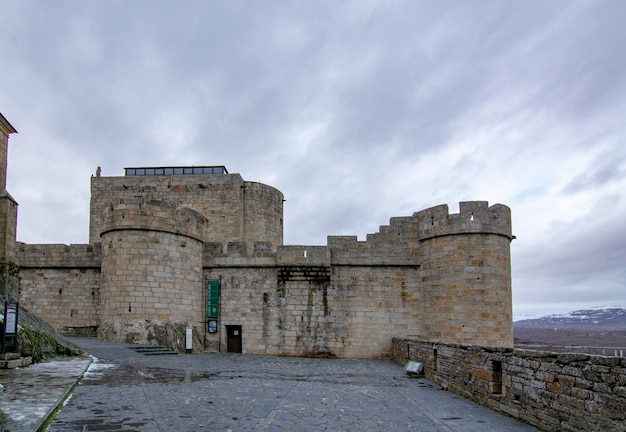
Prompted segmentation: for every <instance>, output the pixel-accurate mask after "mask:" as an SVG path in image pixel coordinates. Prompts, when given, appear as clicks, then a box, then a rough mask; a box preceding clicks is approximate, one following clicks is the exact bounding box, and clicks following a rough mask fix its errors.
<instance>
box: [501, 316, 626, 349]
mask: <svg viewBox="0 0 626 432" xmlns="http://www.w3.org/2000/svg"><path fill="white" fill-rule="evenodd" d="M513 332H514V336H515V346H516V347H517V348H531V349H540V350H548V351H559V352H562V351H572V352H586V353H589V354H601V355H616V356H623V355H624V353H625V352H626V308H622V307H611V308H594V309H583V310H578V311H574V312H570V313H567V314H558V315H549V316H544V317H540V318H533V319H524V320H520V321H516V322H514V323H513Z"/></svg>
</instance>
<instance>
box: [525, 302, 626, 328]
mask: <svg viewBox="0 0 626 432" xmlns="http://www.w3.org/2000/svg"><path fill="white" fill-rule="evenodd" d="M515 327H516V328H578V329H585V328H589V329H596V330H598V329H603V330H626V308H624V307H618V306H616V307H598V308H592V309H581V310H577V311H574V312H568V313H564V314H554V315H547V316H543V317H539V318H531V319H522V320H519V321H515Z"/></svg>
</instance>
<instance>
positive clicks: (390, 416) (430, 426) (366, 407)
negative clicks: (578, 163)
mask: <svg viewBox="0 0 626 432" xmlns="http://www.w3.org/2000/svg"><path fill="white" fill-rule="evenodd" d="M71 340H72V342H74V343H76V344H78V345H79V346H81V347H82V348H84V349H86V350H87V351H89V352H90V353H91V354H92V355H93V356H94V357H95V358H96V359H95V360H94V362H93V363H92V364H91V366H90V367H89V369H88V370H87V372H86V373H85V375H84V377H83V379H82V381H81V382H80V383H79V385H78V386H77V387H76V388H75V390H74V391H73V393H72V395H71V396H70V398H69V399H68V400H67V402H66V403H65V405H64V407H63V408H62V409H61V411H60V412H59V413H58V415H57V416H56V418H55V419H54V421H53V422H52V423H51V425H50V426H49V427H48V429H47V430H48V431H49V432H61V431H63V432H67V431H85V432H86V431H97V430H98V431H104V430H107V431H108V430H116V431H126V432H129V431H158V432H164V431H376V430H384V431H420V432H440V431H445V432H454V431H459V432H470V431H471V432H477V431H498V432H527V431H534V430H535V429H533V428H531V427H530V426H527V425H524V424H521V423H518V422H516V421H514V420H511V419H510V418H507V417H505V416H502V415H500V414H497V413H495V412H494V411H491V410H489V409H486V408H484V407H482V406H479V405H476V404H474V403H473V402H470V401H468V400H466V399H464V398H461V397H460V396H457V395H455V394H454V393H451V392H447V391H443V390H441V389H440V388H439V387H437V386H436V385H434V384H433V383H431V382H430V381H427V380H425V379H415V378H409V377H408V376H407V375H406V373H405V372H404V370H403V368H402V367H401V366H400V365H398V364H396V363H394V362H391V361H384V360H352V359H314V358H294V357H274V356H256V355H245V354H194V355H182V354H181V355H169V356H146V355H143V354H140V353H137V352H135V351H133V350H131V349H129V346H127V345H120V344H112V343H107V342H102V341H98V340H96V339H93V338H72V339H71ZM43 392H44V393H45V386H44V387H43Z"/></svg>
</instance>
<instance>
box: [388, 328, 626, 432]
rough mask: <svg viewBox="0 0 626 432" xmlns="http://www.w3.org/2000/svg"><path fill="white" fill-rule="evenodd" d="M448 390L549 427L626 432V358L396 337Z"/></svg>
mask: <svg viewBox="0 0 626 432" xmlns="http://www.w3.org/2000/svg"><path fill="white" fill-rule="evenodd" d="M392 345H393V358H394V359H395V360H396V361H397V362H398V363H401V364H405V363H406V362H407V361H409V360H413V361H418V362H421V363H423V364H424V372H425V376H426V378H428V379H430V380H432V381H434V382H436V383H437V384H439V385H441V387H442V388H444V389H447V390H450V391H453V392H455V393H458V394H460V395H462V396H465V397H467V398H469V399H473V400H475V401H477V402H479V403H481V404H484V405H487V406H488V407H490V408H492V409H495V410H498V411H501V412H504V413H506V414H508V415H510V416H512V417H515V418H518V419H520V420H523V421H525V422H527V423H529V424H531V425H533V426H535V427H537V428H539V429H541V430H544V431H555V432H556V431H600V430H602V431H626V359H624V358H619V357H603V356H591V355H586V354H563V353H561V354H559V353H551V352H542V351H530V350H516V349H504V348H503V349H497V348H485V347H479V346H462V345H450V344H437V343H432V342H422V341H417V340H411V339H394V340H393V344H392Z"/></svg>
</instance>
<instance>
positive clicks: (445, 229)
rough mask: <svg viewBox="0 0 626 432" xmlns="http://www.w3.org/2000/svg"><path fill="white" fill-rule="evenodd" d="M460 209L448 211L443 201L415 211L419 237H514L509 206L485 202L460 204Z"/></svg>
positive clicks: (424, 238)
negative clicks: (487, 235)
mask: <svg viewBox="0 0 626 432" xmlns="http://www.w3.org/2000/svg"><path fill="white" fill-rule="evenodd" d="M459 207H460V212H459V213H453V214H450V212H449V211H448V205H447V204H443V205H439V206H436V207H431V208H429V209H426V210H422V211H420V212H417V213H414V214H413V218H414V219H415V220H416V223H417V227H418V236H419V239H420V240H426V239H430V238H434V237H441V236H448V235H456V234H497V235H502V236H504V237H507V238H508V239H509V240H512V239H513V235H512V233H511V209H509V208H508V207H507V206H505V205H502V204H494V205H493V206H491V207H489V204H488V202H487V201H467V202H461V203H459Z"/></svg>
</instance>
